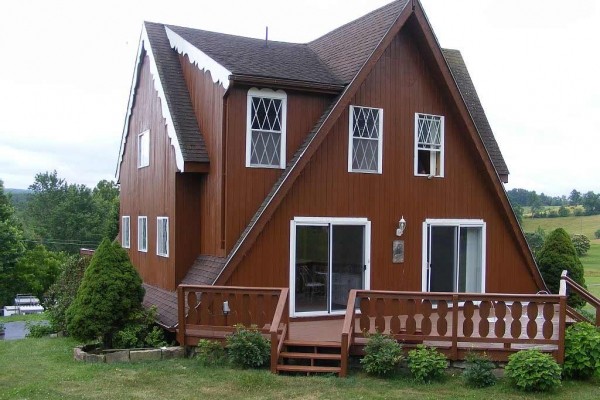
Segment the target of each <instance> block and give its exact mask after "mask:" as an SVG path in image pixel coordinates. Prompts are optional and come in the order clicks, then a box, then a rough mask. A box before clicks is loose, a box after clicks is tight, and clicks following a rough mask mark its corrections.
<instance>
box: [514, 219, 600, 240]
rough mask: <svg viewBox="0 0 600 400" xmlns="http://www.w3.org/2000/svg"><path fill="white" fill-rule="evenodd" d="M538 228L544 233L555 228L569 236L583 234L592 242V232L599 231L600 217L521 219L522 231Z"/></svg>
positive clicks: (531, 230)
mask: <svg viewBox="0 0 600 400" xmlns="http://www.w3.org/2000/svg"><path fill="white" fill-rule="evenodd" d="M538 227H540V228H542V229H543V230H545V231H546V233H548V232H550V231H552V230H554V229H556V228H563V229H564V230H566V231H567V232H568V233H570V234H583V235H586V236H587V237H588V238H589V239H590V240H592V239H594V232H596V231H597V230H598V229H600V215H590V216H583V217H562V218H523V230H524V231H525V232H535V231H536V229H537V228H538Z"/></svg>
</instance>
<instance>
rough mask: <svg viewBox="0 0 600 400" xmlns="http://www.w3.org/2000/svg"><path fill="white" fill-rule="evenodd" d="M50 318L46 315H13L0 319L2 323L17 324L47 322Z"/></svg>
mask: <svg viewBox="0 0 600 400" xmlns="http://www.w3.org/2000/svg"><path fill="white" fill-rule="evenodd" d="M47 319H48V316H47V315H46V314H45V313H40V314H23V315H11V316H8V317H0V322H4V323H7V322H16V321H25V322H27V321H46V320H47Z"/></svg>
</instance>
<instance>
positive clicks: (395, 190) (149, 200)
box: [117, 0, 546, 328]
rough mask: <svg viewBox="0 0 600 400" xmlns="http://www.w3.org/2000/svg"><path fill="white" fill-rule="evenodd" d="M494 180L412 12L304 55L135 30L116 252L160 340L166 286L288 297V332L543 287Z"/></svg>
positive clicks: (503, 178) (483, 127) (376, 18)
mask: <svg viewBox="0 0 600 400" xmlns="http://www.w3.org/2000/svg"><path fill="white" fill-rule="evenodd" d="M508 174H509V172H508V169H507V167H506V164H505V162H504V159H503V157H502V154H501V152H500V149H499V147H498V144H497V143H496V140H495V139H494V135H493V133H492V130H491V128H490V125H489V123H488V120H487V118H486V116H485V113H484V111H483V108H482V105H481V103H480V101H479V98H478V96H477V93H476V91H475V87H474V86H473V82H472V81H471V78H470V76H469V73H468V71H467V68H466V66H465V63H464V61H463V58H462V56H461V54H460V52H459V51H457V50H449V49H442V48H441V47H440V45H439V43H438V41H437V39H436V37H435V34H434V32H433V31H432V28H431V26H430V24H429V22H428V20H427V17H426V15H425V13H424V11H423V9H422V6H421V4H420V3H419V1H418V0H400V1H395V2H392V3H390V4H388V5H386V6H384V7H381V8H379V9H377V10H375V11H373V12H371V13H369V14H367V15H365V16H363V17H361V18H359V19H357V20H355V21H352V22H349V23H347V24H345V25H343V26H341V27H339V28H337V29H335V30H333V31H331V32H329V33H327V34H325V35H323V36H321V37H319V38H317V39H315V40H313V41H311V42H309V43H302V44H298V43H284V42H276V41H266V40H259V39H251V38H246V37H240V36H233V35H227V34H223V33H216V32H208V31H203V30H199V29H191V28H183V27H179V26H171V25H164V24H158V23H150V22H146V23H145V24H144V26H143V30H142V34H141V39H140V45H139V53H138V61H137V64H136V68H135V72H134V76H133V82H132V86H131V95H130V100H129V107H128V110H127V115H126V119H125V126H124V129H123V137H122V142H121V149H120V159H119V163H118V169H117V176H118V180H119V183H120V187H121V229H120V240H121V242H122V245H123V247H125V248H126V249H127V250H128V252H129V256H130V258H131V260H132V262H133V264H134V265H135V267H136V268H137V269H138V271H139V272H140V274H141V276H142V278H143V280H144V285H145V288H146V299H145V302H146V303H147V304H155V305H157V306H158V308H159V313H160V320H161V323H162V324H163V325H165V326H166V327H171V328H173V327H175V326H176V325H177V321H178V320H177V292H176V289H177V287H178V285H181V284H190V285H222V286H245V287H283V288H289V303H288V306H287V312H286V314H287V316H288V317H289V318H292V320H294V319H297V320H299V319H301V318H305V317H311V318H313V319H314V318H315V317H329V316H342V315H343V314H344V313H345V311H346V304H347V302H348V295H349V292H350V290H351V289H370V290H389V291H412V292H458V293H460V292H470V293H513V294H535V293H537V292H539V291H543V290H546V287H545V284H544V282H543V280H542V278H541V276H540V273H539V271H538V269H537V267H536V264H535V261H534V259H533V257H532V255H531V252H530V250H529V248H528V246H527V243H526V241H525V239H524V236H523V234H522V231H521V229H520V227H519V225H518V223H517V220H516V218H515V215H514V214H513V212H512V209H511V207H510V204H509V202H508V199H507V196H506V193H505V190H504V187H503V182H507V180H508Z"/></svg>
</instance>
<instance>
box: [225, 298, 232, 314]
mask: <svg viewBox="0 0 600 400" xmlns="http://www.w3.org/2000/svg"><path fill="white" fill-rule="evenodd" d="M230 312H231V308H229V302H228V301H224V302H223V315H227V314H229V313H230Z"/></svg>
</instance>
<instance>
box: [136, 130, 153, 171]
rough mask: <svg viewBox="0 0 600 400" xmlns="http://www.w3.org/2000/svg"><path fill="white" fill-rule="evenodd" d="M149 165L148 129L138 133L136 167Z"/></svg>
mask: <svg viewBox="0 0 600 400" xmlns="http://www.w3.org/2000/svg"><path fill="white" fill-rule="evenodd" d="M148 165H150V131H145V132H142V133H140V134H139V135H138V168H142V167H147V166H148Z"/></svg>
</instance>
